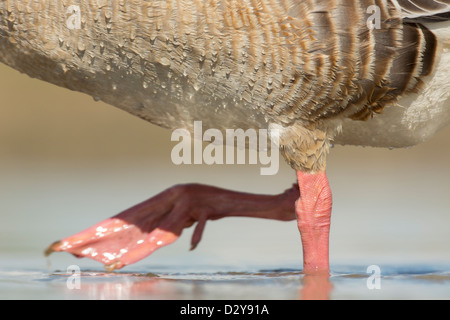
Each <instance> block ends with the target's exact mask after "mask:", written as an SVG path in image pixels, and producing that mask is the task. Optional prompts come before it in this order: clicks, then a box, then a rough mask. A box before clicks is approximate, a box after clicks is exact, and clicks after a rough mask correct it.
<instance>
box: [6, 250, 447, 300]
mask: <svg viewBox="0 0 450 320" xmlns="http://www.w3.org/2000/svg"><path fill="white" fill-rule="evenodd" d="M9 259H10V260H5V259H2V266H1V268H0V299H121V300H122V299H152V300H161V299H169V300H172V299H181V300H185V299H187V300H203V299H206V300H211V299H213V300H216V299H217V300H240V299H245V300H248V299H254V300H259V299H263V300H294V299H309V298H311V297H313V298H321V299H450V265H448V264H447V265H442V264H433V265H432V266H429V265H419V264H415V265H381V266H380V269H381V274H380V278H379V282H378V286H375V285H374V284H375V282H373V281H371V279H370V276H371V273H367V272H366V271H367V266H364V265H342V266H333V267H332V269H333V271H332V272H331V275H330V277H329V278H327V279H321V280H320V281H319V282H318V283H319V285H317V283H314V279H313V282H310V281H308V279H306V278H305V275H303V274H302V273H301V272H300V271H298V270H297V269H295V268H282V269H273V268H269V269H264V268H262V267H249V266H247V267H246V268H245V269H242V270H239V269H235V268H234V267H231V266H218V265H216V266H211V265H210V266H203V267H202V266H198V265H195V264H191V265H188V266H187V267H183V268H180V267H179V266H173V265H172V266H170V264H168V265H166V266H147V267H144V266H141V267H140V268H129V270H128V271H119V272H114V273H107V272H105V271H103V270H102V269H101V268H100V267H98V266H97V268H87V269H81V270H80V272H79V273H73V272H72V271H73V269H70V270H59V269H52V268H50V269H48V268H36V267H31V266H32V264H30V260H24V259H21V258H19V257H18V256H14V257H13V256H10V258H9ZM69 260H70V259H69ZM19 262H20V263H19ZM66 262H67V263H69V261H66ZM72 262H73V261H72ZM72 267H73V266H72ZM149 271H151V272H149Z"/></svg>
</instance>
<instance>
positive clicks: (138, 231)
mask: <svg viewBox="0 0 450 320" xmlns="http://www.w3.org/2000/svg"><path fill="white" fill-rule="evenodd" d="M298 196H299V191H298V187H296V186H294V187H293V188H292V189H289V190H286V191H285V192H284V193H282V194H279V195H254V194H247V193H240V192H233V191H229V190H224V189H220V188H215V187H210V186H205V185H198V184H188V185H179V186H175V187H172V188H169V189H167V190H165V191H163V192H162V193H160V194H158V195H156V196H155V197H153V198H150V199H149V200H146V201H144V202H142V203H140V204H138V205H136V206H134V207H132V208H130V209H127V210H125V211H123V212H121V213H120V214H118V215H116V216H114V217H112V218H109V219H106V220H104V221H102V222H100V223H98V224H96V225H94V226H92V227H90V228H88V229H86V230H84V231H81V232H79V233H77V234H75V235H73V236H70V237H67V238H64V239H62V240H60V241H57V242H55V243H53V244H52V245H50V246H49V248H48V249H47V250H46V252H45V253H46V255H49V254H50V253H52V252H55V251H65V252H69V253H71V254H73V255H75V256H77V257H87V258H91V259H94V260H96V261H99V262H101V263H103V264H104V265H105V268H106V269H107V270H109V271H112V270H114V269H120V268H123V267H124V266H126V265H130V264H132V263H135V262H137V261H139V260H141V259H143V258H145V257H147V256H148V255H150V254H151V253H153V252H154V251H155V250H157V249H159V248H162V247H164V246H166V245H168V244H170V243H172V242H174V241H175V240H177V239H178V238H179V236H180V235H181V233H182V231H183V229H184V228H188V227H190V226H192V225H193V224H194V223H195V222H197V225H196V227H195V230H194V233H193V236H192V240H191V249H194V248H195V247H196V246H197V244H198V243H199V242H200V240H201V236H202V233H203V230H204V227H205V224H206V221H207V220H217V219H220V218H223V217H227V216H235V217H238V216H242V217H258V218H266V219H275V220H282V221H288V220H293V219H295V215H294V213H293V211H294V210H293V209H294V203H295V199H297V198H298Z"/></svg>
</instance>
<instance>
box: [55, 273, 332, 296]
mask: <svg viewBox="0 0 450 320" xmlns="http://www.w3.org/2000/svg"><path fill="white" fill-rule="evenodd" d="M78 276H79V277H80V278H79V283H80V285H79V286H78V287H77V288H75V287H74V286H73V285H72V282H73V277H74V275H73V274H70V273H53V274H52V275H51V276H50V278H51V279H49V280H50V281H54V280H56V281H59V282H60V281H61V280H62V281H63V282H64V283H65V285H64V286H63V287H64V294H65V295H67V296H68V297H69V298H83V299H93V300H131V299H166V300H172V299H205V297H206V299H241V298H245V296H246V294H247V295H248V293H249V292H250V291H261V292H264V295H263V296H261V297H258V298H257V299H284V300H293V299H302V300H325V299H329V298H330V294H331V291H332V289H333V285H332V284H331V282H330V279H329V275H327V274H316V275H304V274H302V273H301V272H293V271H280V270H275V271H260V272H255V273H248V272H219V273H214V274H205V273H199V274H195V273H194V274H165V275H159V276H158V275H155V274H127V273H101V272H82V273H81V274H80V275H78ZM266 288H267V290H266ZM282 291H284V295H280V292H282ZM241 295H242V296H241Z"/></svg>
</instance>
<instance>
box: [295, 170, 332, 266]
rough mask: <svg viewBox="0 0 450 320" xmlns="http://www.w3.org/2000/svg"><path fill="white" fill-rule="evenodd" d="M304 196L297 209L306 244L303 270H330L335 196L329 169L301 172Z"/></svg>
mask: <svg viewBox="0 0 450 320" xmlns="http://www.w3.org/2000/svg"><path fill="white" fill-rule="evenodd" d="M297 176H298V184H299V188H300V198H299V199H298V200H297V202H296V206H295V211H296V215H297V224H298V228H299V230H300V234H301V239H302V245H303V272H304V273H307V274H312V273H325V274H328V273H329V269H330V267H329V257H328V251H329V234H330V222H331V208H332V196H331V189H330V186H329V183H328V179H327V176H326V174H325V172H320V173H305V172H300V171H299V172H297Z"/></svg>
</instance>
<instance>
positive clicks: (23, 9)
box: [0, 0, 450, 272]
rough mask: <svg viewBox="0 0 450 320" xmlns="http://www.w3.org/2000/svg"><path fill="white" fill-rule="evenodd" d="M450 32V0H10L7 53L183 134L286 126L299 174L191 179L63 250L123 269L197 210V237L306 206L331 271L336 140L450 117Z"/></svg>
mask: <svg viewBox="0 0 450 320" xmlns="http://www.w3.org/2000/svg"><path fill="white" fill-rule="evenodd" d="M449 41H450V0H360V1H353V0H257V1H254V0H239V1H238V0H228V1H227V0H218V1H196V0H191V1H189V0H171V1H167V0H152V1H142V0H129V1H103V2H95V1H94V2H93V1H87V0H86V1H79V4H78V5H70V6H69V4H67V3H66V2H64V1H56V0H49V1H38V0H32V1H27V3H26V4H22V3H20V2H17V1H12V0H6V1H2V2H0V61H1V62H3V63H5V64H7V65H9V66H11V67H13V68H15V69H17V70H19V71H21V72H24V73H27V74H28V75H30V76H32V77H37V78H39V79H42V80H45V81H48V82H51V83H54V84H56V85H59V86H62V87H65V88H68V89H71V90H76V91H80V92H83V93H86V94H89V95H91V96H92V97H94V98H95V99H96V100H102V101H104V102H106V103H109V104H111V105H113V106H116V107H118V108H121V109H123V110H125V111H127V112H130V113H132V114H134V115H136V116H138V117H141V118H143V119H145V120H148V121H149V122H152V123H154V124H156V125H159V126H162V127H166V128H168V129H171V130H174V129H178V128H186V129H188V130H193V127H194V123H195V121H198V120H201V121H202V124H203V127H204V128H205V129H207V128H215V129H219V130H226V129H228V128H230V129H235V128H241V129H244V130H245V129H248V128H255V129H271V130H272V132H277V136H278V138H279V147H280V151H281V153H282V154H283V156H284V158H285V160H286V161H287V162H288V163H289V164H290V165H291V166H292V168H293V169H295V170H296V172H297V177H298V181H299V186H298V188H295V187H294V188H293V189H292V190H290V191H287V192H285V193H283V194H282V195H279V196H278V197H275V198H272V197H263V196H256V195H247V194H246V195H242V194H236V193H231V192H228V191H223V190H218V189H216V188H206V187H201V186H197V185H194V186H183V187H177V188H175V189H171V190H167V191H166V192H164V193H162V194H160V195H158V196H157V197H155V198H152V199H150V200H148V201H147V202H145V203H143V204H141V205H138V206H137V207H135V208H131V209H129V210H127V211H125V212H123V213H121V214H119V215H118V216H116V217H113V218H111V219H110V220H107V221H104V222H102V223H100V224H99V225H96V226H94V227H93V229H92V228H91V229H88V230H86V231H84V232H81V233H80V234H77V235H74V236H73V237H69V238H67V239H65V240H63V241H61V242H57V243H55V244H54V245H52V246H51V247H50V248H49V250H48V252H52V251H68V252H71V253H74V254H75V255H77V256H89V257H91V258H93V259H96V260H98V261H101V262H102V263H104V264H106V265H109V266H110V267H111V268H112V269H114V268H120V267H123V266H125V265H127V264H130V263H133V262H135V261H137V260H139V259H141V258H143V257H144V256H146V255H148V254H150V253H151V252H153V251H154V250H156V249H157V248H159V247H161V246H162V245H165V244H168V243H170V242H172V241H174V240H175V239H176V238H177V237H178V235H179V234H180V233H181V230H182V229H183V228H184V227H186V226H190V225H192V223H193V222H194V221H198V227H197V228H196V232H195V233H194V238H193V239H194V240H193V244H196V243H197V242H198V241H199V240H200V236H201V232H202V230H203V227H204V223H205V222H206V220H207V219H218V218H221V217H224V216H228V215H238V216H243V215H244V216H245V215H246V216H252V217H264V218H272V219H278V220H290V219H295V218H296V219H297V222H298V227H299V230H300V232H301V235H302V242H303V249H304V270H305V272H306V271H307V272H310V271H317V270H322V271H323V270H328V268H329V264H328V232H329V224H330V214H331V205H332V201H331V191H330V188H329V185H328V180H327V178H326V175H325V169H326V155H327V153H328V151H329V147H330V145H331V143H332V142H335V143H340V144H355V145H363V146H378V147H405V146H411V145H415V144H417V143H420V142H422V141H424V140H426V139H427V138H429V137H430V136H431V135H433V134H434V133H435V132H436V131H438V130H439V129H440V128H442V127H443V126H445V125H447V124H448V123H449V122H450V74H449V70H450V69H449V68H450V53H449V51H450V42H449ZM275 129H276V131H275ZM299 189H300V190H299ZM193 190H195V192H193ZM299 191H300V194H301V197H300V198H299V195H300V194H299ZM201 195H203V196H204V197H201ZM199 197H200V198H199ZM297 198H298V200H297V201H296V202H295V199H297ZM176 199H181V200H180V201H181V202H182V203H185V202H186V201H187V204H190V203H191V204H192V203H195V206H191V207H190V206H189V205H185V206H183V209H180V208H179V207H178V206H177V205H174V203H175V204H176V203H179V202H178V200H176ZM186 199H188V200H186ZM211 199H216V202H214V203H211V201H212V200H211ZM225 200H227V201H225ZM276 201H279V202H278V203H279V204H280V205H279V206H275V205H273V203H274V202H276ZM294 202H295V203H296V204H295V213H296V215H295V216H292V214H289V213H287V212H288V211H289V210H288V209H287V208H290V209H292V206H293V204H294ZM155 203H159V204H158V205H157V206H156V207H155ZM163 204H164V205H163ZM233 204H234V206H233ZM262 204H264V205H262ZM162 208H165V209H164V210H163V209H162ZM186 208H191V210H190V211H189V210H187V209H186ZM203 209H204V210H203ZM155 210H156V212H157V213H155ZM161 210H162V211H161ZM147 211H148V212H150V213H152V214H153V215H150V216H149V213H148V212H147ZM144 212H147V215H144ZM161 212H162V213H161ZM148 219H149V220H148ZM129 221H132V222H133V223H132V224H131V225H132V226H134V228H133V227H130V224H129ZM149 221H150V222H149ZM155 221H156V222H155ZM124 226H127V228H125V227H124ZM135 227H137V228H135ZM99 228H100V229H101V230H102V232H101V235H98V229H99ZM96 230H97V231H96ZM118 231H120V232H118ZM122 232H123V234H124V235H122ZM105 237H106V239H108V240H107V241H106V240H105V239H104V238H105ZM115 237H117V239H116V238H115ZM99 238H102V239H99ZM144 238H145V239H144ZM114 239H115V240H116V241H117V243H119V244H120V245H121V246H122V247H121V246H120V245H114V246H112V247H114V248H113V249H112V248H109V244H110V243H112V242H114V241H113V240H114ZM124 239H132V240H130V241H131V242H130V241H128V240H127V241H125V240H124ZM100 240H101V241H100ZM102 241H106V242H104V243H105V244H103V242H102ZM99 243H100V244H99ZM194 246H195V245H194ZM106 247H107V249H106ZM119 249H120V250H119ZM105 250H108V251H107V252H105ZM114 250H116V251H117V250H119V251H117V252H116V253H114V252H115V251H114ZM111 257H112V258H111Z"/></svg>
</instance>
